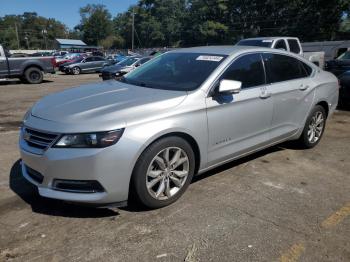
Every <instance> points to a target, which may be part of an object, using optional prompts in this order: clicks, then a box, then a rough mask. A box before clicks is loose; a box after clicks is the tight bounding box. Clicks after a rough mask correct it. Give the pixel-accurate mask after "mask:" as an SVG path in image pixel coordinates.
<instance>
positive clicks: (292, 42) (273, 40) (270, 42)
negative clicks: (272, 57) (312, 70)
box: [236, 36, 325, 68]
mask: <svg viewBox="0 0 350 262" xmlns="http://www.w3.org/2000/svg"><path fill="white" fill-rule="evenodd" d="M236 45H241V46H261V47H269V48H275V49H283V50H286V51H288V52H292V53H295V54H298V55H300V56H303V57H304V58H306V59H307V60H309V61H310V62H312V63H314V64H316V65H318V66H319V67H321V68H324V65H325V62H324V56H325V54H324V52H303V48H302V47H301V44H300V41H299V38H297V37H277V36H276V37H256V38H247V39H242V40H240V41H239V42H238V43H237V44H236Z"/></svg>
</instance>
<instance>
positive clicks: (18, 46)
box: [15, 23, 21, 50]
mask: <svg viewBox="0 0 350 262" xmlns="http://www.w3.org/2000/svg"><path fill="white" fill-rule="evenodd" d="M15 29H16V38H17V48H18V50H19V49H21V48H20V46H19V36H18V29H17V23H15Z"/></svg>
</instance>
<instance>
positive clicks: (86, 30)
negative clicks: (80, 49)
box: [77, 4, 113, 45]
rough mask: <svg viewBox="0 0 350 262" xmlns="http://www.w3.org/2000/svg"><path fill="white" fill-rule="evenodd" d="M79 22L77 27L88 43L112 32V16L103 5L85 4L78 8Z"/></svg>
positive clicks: (95, 43)
mask: <svg viewBox="0 0 350 262" xmlns="http://www.w3.org/2000/svg"><path fill="white" fill-rule="evenodd" d="M80 16H81V23H80V25H78V27H77V28H79V29H80V31H81V32H82V36H83V40H84V41H85V42H86V43H87V44H90V45H97V44H98V42H99V41H101V40H103V39H105V38H107V37H108V36H110V35H111V34H112V30H113V29H112V20H111V18H112V16H111V14H110V13H109V11H108V10H107V9H106V7H105V6H104V5H100V4H98V5H90V4H89V5H87V6H85V7H82V8H80Z"/></svg>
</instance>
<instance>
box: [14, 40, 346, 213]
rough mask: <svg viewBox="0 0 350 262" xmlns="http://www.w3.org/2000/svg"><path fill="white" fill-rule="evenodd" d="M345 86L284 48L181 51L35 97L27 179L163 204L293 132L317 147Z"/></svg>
mask: <svg viewBox="0 0 350 262" xmlns="http://www.w3.org/2000/svg"><path fill="white" fill-rule="evenodd" d="M338 91H339V87H338V81H337V79H336V77H335V76H334V75H332V74H330V73H328V72H325V71H323V70H321V69H320V68H318V67H317V66H315V65H313V64H312V63H310V62H308V61H306V60H304V59H303V58H301V57H300V56H297V55H293V54H291V53H287V52H284V51H281V50H272V49H265V48H258V47H239V46H236V47H231V46H226V47H225V46H218V47H198V48H188V49H179V50H176V51H172V52H168V53H165V54H163V55H161V56H158V57H156V58H154V59H152V60H151V61H149V62H148V63H146V64H145V65H144V66H142V67H139V68H137V69H136V70H134V71H133V72H131V73H129V74H127V75H125V76H124V77H123V78H122V79H121V80H120V81H119V82H118V81H106V82H103V83H98V84H97V83H93V84H89V85H85V86H81V87H77V88H73V89H69V90H65V91H63V92H60V93H57V94H53V95H49V96H47V97H45V98H43V99H42V100H40V101H39V102H37V103H36V104H35V105H34V106H33V107H32V108H31V109H30V110H29V111H28V112H27V114H26V115H25V117H24V120H23V126H22V130H21V134H20V139H19V144H20V151H21V156H22V172H23V176H24V177H25V178H26V179H27V180H28V181H30V182H31V183H33V184H34V185H36V186H37V187H38V191H39V194H40V195H41V196H44V197H49V198H55V199H61V200H67V201H75V202H80V203H89V204H95V205H102V206H105V205H108V204H111V203H114V204H115V205H120V206H122V205H126V204H127V201H128V200H129V201H130V199H132V200H135V201H138V202H140V203H142V204H143V205H145V206H147V207H150V208H159V207H162V206H165V205H168V204H170V203H172V202H174V201H176V200H177V199H178V198H179V197H180V196H181V195H182V194H183V193H184V192H185V190H186V189H187V187H188V186H189V184H190V182H191V180H192V177H193V176H194V175H195V174H201V173H203V172H205V171H207V170H209V169H212V168H214V167H216V166H218V165H221V164H223V163H226V162H228V161H232V160H234V159H237V158H240V157H242V156H246V155H248V154H251V153H253V152H256V151H258V150H261V149H263V148H266V147H269V146H272V145H275V144H278V143H281V142H284V141H287V140H294V141H295V143H298V144H299V145H300V146H301V147H304V148H312V147H314V146H315V145H317V143H319V141H320V139H321V138H322V135H323V132H324V129H325V125H326V120H327V118H329V116H330V115H331V114H332V113H333V111H334V110H335V108H336V106H337V102H338Z"/></svg>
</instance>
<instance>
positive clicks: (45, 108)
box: [31, 80, 187, 131]
mask: <svg viewBox="0 0 350 262" xmlns="http://www.w3.org/2000/svg"><path fill="white" fill-rule="evenodd" d="M186 96H187V92H183V91H169V90H160V89H152V88H146V87H140V86H134V85H129V84H125V83H121V82H118V81H115V80H113V81H104V82H103V83H94V84H88V85H83V86H80V87H76V88H72V89H68V90H65V91H63V92H60V93H56V94H52V95H49V96H46V97H44V98H43V99H41V100H40V101H39V102H37V103H36V104H35V105H34V106H33V108H32V111H31V115H32V116H34V117H36V118H40V119H44V120H49V122H55V123H61V124H60V125H61V126H62V124H63V125H65V126H67V127H68V126H73V127H74V128H73V129H74V130H75V129H76V128H75V127H77V126H79V127H81V129H80V130H81V131H83V130H84V131H85V130H88V129H90V130H91V129H92V128H94V129H95V131H99V130H106V128H112V125H114V126H122V125H126V124H127V123H131V122H133V121H144V120H146V119H147V118H149V117H150V118H154V117H156V115H161V114H166V113H167V112H168V111H169V110H170V109H171V108H174V107H176V106H177V105H179V104H180V103H181V102H182V101H183V100H184V99H185V97H186ZM60 125H55V126H56V127H57V126H60ZM56 127H55V128H56ZM59 129H60V128H59Z"/></svg>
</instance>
